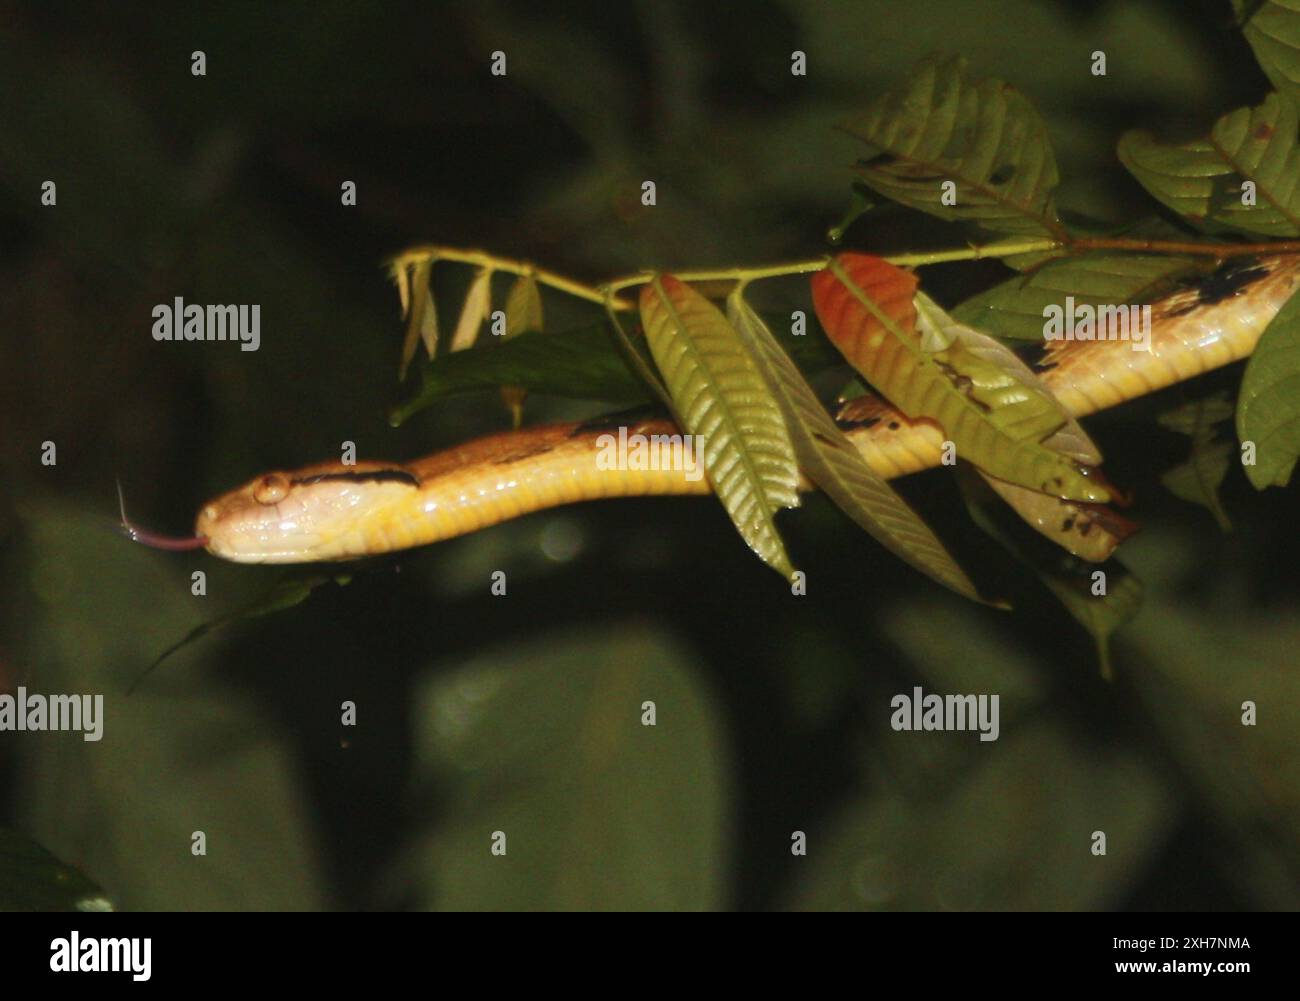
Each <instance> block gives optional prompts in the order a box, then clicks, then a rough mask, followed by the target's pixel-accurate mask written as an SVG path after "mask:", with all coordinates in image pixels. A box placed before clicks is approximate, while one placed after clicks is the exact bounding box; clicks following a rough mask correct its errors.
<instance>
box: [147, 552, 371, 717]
mask: <svg viewBox="0 0 1300 1001" xmlns="http://www.w3.org/2000/svg"><path fill="white" fill-rule="evenodd" d="M350 580H351V578H350V577H349V576H348V575H347V574H309V575H307V576H305V577H303V576H296V575H294V576H289V577H285V578H282V579H281V580H278V581H276V582H275V583H274V584H273V585H271V587H270V589H268V590H267V591H266V592H264V593H263V594H262V595H261V596H260V597H259V598H257V599H256V600H254V601H252V602H250V603H249V604H247V605H245V606H243V607H242V608H237V609H235V611H233V612H228V613H227V614H225V615H219V616H217V617H216V618H215V619H210V620H209V621H207V622H204V623H201V624H199V625H197V626H195V627H194V628H193V629H191V630H190V631H189V632H188V633H186V634H185V636H183V637H182V638H181V639H179V640H177V641H176V642H175V643H173V644H172V645H171V646H169V647H168V648H167V649H166V650H164V651H163V652H162V653H160V654H159V655H158V656H157V658H156V659H155V660H154V661H153V662H152V663H151V664H150V665H149V666H148V667H147V668H145V669H144V671H142V672H141V674H140V676H139V677H138V678H136V679H135V681H133V682H132V683H131V687H130V688H129V689H128V690H127V691H128V693H130V692H134V691H135V690H136V689H137V688H139V687H140V684H141V683H142V682H143V681H144V679H145V678H147V677H148V676H149V675H151V674H152V673H153V672H154V671H155V670H156V669H157V668H158V667H159V666H161V665H162V662H163V661H165V660H166V659H167V658H168V657H170V656H171V655H172V654H174V653H177V652H179V651H180V650H183V649H185V647H187V646H189V645H190V644H191V643H194V642H196V641H197V640H201V639H202V638H203V637H204V636H207V635H208V634H209V633H213V632H218V631H220V630H222V629H226V628H228V627H229V626H233V625H235V624H236V623H239V622H244V621H247V620H248V619H256V618H260V617H261V616H263V615H273V614H274V613H276V612H283V611H285V610H286V609H289V608H293V607H294V606H295V605H300V604H302V603H303V602H304V601H306V600H307V599H308V598H309V597H311V593H312V592H313V591H315V590H316V588H318V587H320V586H321V585H322V584H328V583H329V582H330V581H333V582H334V583H335V584H338V585H339V586H340V587H343V586H345V585H346V584H347V583H348V582H349V581H350Z"/></svg>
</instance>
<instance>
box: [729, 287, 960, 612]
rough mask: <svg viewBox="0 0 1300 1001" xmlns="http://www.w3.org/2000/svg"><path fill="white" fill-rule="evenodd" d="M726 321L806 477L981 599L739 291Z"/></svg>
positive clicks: (888, 543) (879, 533) (930, 570)
mask: <svg viewBox="0 0 1300 1001" xmlns="http://www.w3.org/2000/svg"><path fill="white" fill-rule="evenodd" d="M727 318H728V319H729V320H730V321H731V325H732V327H734V328H735V330H736V332H737V333H738V334H740V337H741V339H742V340H743V341H744V342H745V344H746V345H747V346H748V347H749V349H750V351H751V352H753V355H754V357H755V358H756V359H757V361H758V363H759V367H760V368H761V369H762V370H763V374H764V376H765V377H766V378H767V382H768V386H769V387H770V388H771V390H772V392H773V394H774V395H775V397H776V400H777V402H778V404H779V405H780V407H781V412H782V414H783V415H784V416H785V424H786V428H787V430H788V431H789V433H790V438H791V441H792V443H793V445H794V452H795V458H796V459H797V460H798V462H799V465H800V466H802V467H803V470H804V472H805V473H806V474H807V476H808V478H809V479H810V480H812V481H813V483H815V484H817V486H818V487H820V488H821V489H822V490H823V491H825V493H826V495H827V496H828V497H830V499H831V500H832V501H834V503H835V505H836V506H837V507H838V508H839V509H840V510H841V511H843V512H844V513H845V514H846V515H848V516H849V517H850V518H852V519H853V521H855V522H856V523H857V524H858V525H859V526H861V527H862V528H863V529H864V530H865V531H866V532H868V533H869V534H870V535H871V536H872V538H874V539H875V540H876V541H877V542H879V543H881V544H882V545H883V546H885V548H887V549H888V550H889V551H890V552H892V553H893V554H894V555H895V556H898V557H899V558H901V559H903V560H904V561H906V562H907V563H909V564H911V565H912V566H913V567H915V568H916V569H918V570H920V571H921V572H922V573H924V574H927V575H928V576H930V577H932V578H933V579H935V580H937V581H938V582H939V583H941V584H943V585H944V586H945V587H949V588H951V589H952V590H954V591H956V592H957V593H958V594H961V595H964V596H966V597H968V598H974V599H976V600H978V599H979V592H978V591H977V590H976V589H975V585H974V584H972V583H971V581H970V578H969V577H967V576H966V574H965V572H964V571H963V570H962V569H961V567H960V566H958V565H957V563H956V561H955V560H954V559H953V558H952V556H951V555H950V554H949V553H948V550H947V549H945V548H944V545H943V543H942V542H940V541H939V539H938V538H936V537H935V535H934V533H933V532H931V531H930V528H929V526H927V525H926V524H925V522H924V521H922V520H921V519H920V517H919V516H918V515H917V514H916V512H915V511H913V510H912V509H911V508H910V507H909V506H908V505H907V502H906V501H904V500H903V499H902V498H901V497H900V496H898V494H897V493H896V492H895V491H894V489H893V488H892V487H891V486H890V485H889V484H888V483H887V482H886V481H885V480H884V479H882V478H881V477H880V476H878V475H877V474H876V473H875V472H874V471H873V470H872V469H871V467H870V466H868V465H867V463H866V460H864V459H863V458H862V455H861V453H859V452H858V450H857V449H856V448H854V447H853V443H852V442H851V441H849V439H848V438H847V437H846V436H845V434H844V432H843V431H841V430H840V429H839V427H838V426H836V424H835V422H834V421H833V420H832V419H831V417H830V414H828V413H827V412H826V410H825V408H824V407H823V406H822V405H821V404H820V403H819V402H818V400H817V397H816V395H814V393H813V391H812V389H811V387H810V386H809V385H808V383H807V381H805V379H804V377H803V375H802V374H801V373H800V372H799V369H798V368H797V367H796V366H795V364H794V362H793V361H792V360H791V359H790V356H789V355H787V354H786V353H785V352H784V351H783V350H781V346H780V344H778V343H777V340H776V337H775V336H774V335H773V334H772V332H771V330H769V329H768V326H767V324H766V323H764V322H763V319H762V317H760V316H759V315H758V314H757V313H756V312H755V311H754V309H753V308H752V307H751V306H750V305H749V303H747V302H746V301H745V298H744V294H743V292H742V290H741V289H740V287H739V286H738V287H737V288H736V289H735V291H733V292H732V293H731V295H730V296H729V297H728V298H727Z"/></svg>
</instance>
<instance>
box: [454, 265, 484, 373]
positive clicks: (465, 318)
mask: <svg viewBox="0 0 1300 1001" xmlns="http://www.w3.org/2000/svg"><path fill="white" fill-rule="evenodd" d="M491 308H492V270H491V268H479V270H478V271H477V272H476V273H475V274H474V278H473V280H472V281H470V283H469V290H468V291H467V292H466V293H465V304H464V305H463V306H461V309H460V319H459V320H457V321H456V332H455V333H454V334H452V335H451V351H452V352H453V353H454V352H457V351H464V350H465V349H466V348H468V347H472V346H473V344H474V342H475V341H476V340H478V332H479V330H481V329H482V327H483V321H484V320H486V319H487V317H488V311H489V310H490V309H491Z"/></svg>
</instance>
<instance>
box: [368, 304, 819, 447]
mask: <svg viewBox="0 0 1300 1001" xmlns="http://www.w3.org/2000/svg"><path fill="white" fill-rule="evenodd" d="M813 328H814V329H810V330H809V331H808V332H807V333H806V334H804V335H802V336H795V335H793V334H788V333H785V332H784V328H783V327H782V326H780V325H778V326H777V328H776V329H777V331H778V332H777V333H776V336H777V338H778V340H779V341H780V342H781V345H782V347H783V348H784V349H785V350H786V352H787V353H788V354H789V355H790V356H791V357H792V358H793V359H794V361H795V363H796V364H797V365H798V366H799V367H800V368H801V369H802V370H803V371H805V372H810V373H811V372H819V371H823V370H824V369H827V368H830V367H833V366H836V365H842V364H843V363H844V359H843V358H841V357H840V356H839V355H838V354H837V353H836V351H835V349H834V348H833V347H831V345H830V344H829V343H828V342H827V340H826V337H825V335H824V334H822V332H821V331H820V330H817V329H815V328H816V325H815V324H814V325H813ZM635 340H636V342H637V344H638V345H639V346H640V348H641V349H642V350H644V348H645V342H644V340H642V339H641V338H635ZM422 376H423V378H422V382H421V384H420V388H419V389H418V390H417V391H416V392H415V394H414V395H413V396H412V397H411V398H410V399H408V400H407V401H406V402H404V403H402V404H400V405H399V406H396V407H394V408H393V409H392V410H390V411H389V418H388V419H389V423H390V424H392V425H393V426H394V427H396V426H399V425H401V424H403V423H404V422H405V421H407V420H408V419H410V418H411V417H412V416H414V415H415V414H418V413H419V412H420V411H422V410H425V409H427V408H428V407H430V406H432V405H433V404H435V403H437V402H438V401H439V400H441V399H444V398H446V397H449V396H456V395H459V394H462V393H471V392H480V391H482V390H488V389H497V388H499V387H502V386H522V387H524V388H526V389H528V390H529V391H530V392H533V393H546V394H551V395H554V396H564V397H571V398H574V399H581V400H601V401H606V402H610V403H616V404H621V405H624V406H631V405H634V404H638V403H647V402H654V401H655V399H656V398H655V396H654V394H653V393H652V392H651V390H650V389H648V388H647V387H646V385H645V384H644V383H643V382H642V381H641V379H640V378H639V377H638V376H637V375H636V374H635V373H634V372H633V371H632V370H631V369H630V368H629V366H628V363H627V361H626V360H625V359H624V358H623V355H622V353H621V352H620V351H619V349H618V347H617V346H616V345H615V343H614V342H613V341H612V340H611V339H610V335H609V328H608V326H607V324H606V323H605V322H601V323H597V324H593V325H591V326H585V327H578V328H575V329H572V330H564V331H555V332H553V333H548V334H542V333H540V332H537V331H532V332H530V333H526V334H523V335H522V336H520V337H515V338H512V339H510V340H508V341H505V342H504V343H501V344H495V345H493V346H492V349H491V350H482V349H480V350H473V351H460V352H457V353H456V354H444V355H443V356H442V357H440V358H437V359H436V360H434V361H433V362H431V363H430V364H428V365H426V366H425V367H424V368H423V369H422Z"/></svg>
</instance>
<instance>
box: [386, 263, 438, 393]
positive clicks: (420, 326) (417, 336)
mask: <svg viewBox="0 0 1300 1001" xmlns="http://www.w3.org/2000/svg"><path fill="white" fill-rule="evenodd" d="M433 265H434V259H433V258H432V257H430V258H426V259H425V260H422V261H420V262H418V263H416V264H407V263H405V262H398V263H397V265H396V266H395V268H394V270H393V280H394V281H396V282H397V292H398V296H399V297H400V299H401V302H402V315H403V317H404V318H405V319H406V336H405V337H404V338H403V339H402V361H401V364H400V366H399V367H398V373H397V378H398V381H401V380H402V379H405V378H406V370H407V368H409V367H410V364H411V359H412V358H414V357H415V348H416V345H418V344H419V343H421V342H423V343H424V350H425V353H426V354H427V355H428V356H429V357H430V358H432V357H433V354H434V352H435V351H436V350H437V348H438V306H437V303H435V302H434V300H433V290H432V288H430V285H429V280H430V277H431V272H432V269H433Z"/></svg>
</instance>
